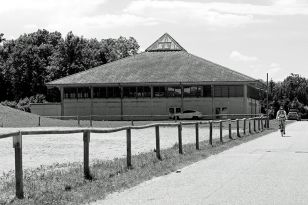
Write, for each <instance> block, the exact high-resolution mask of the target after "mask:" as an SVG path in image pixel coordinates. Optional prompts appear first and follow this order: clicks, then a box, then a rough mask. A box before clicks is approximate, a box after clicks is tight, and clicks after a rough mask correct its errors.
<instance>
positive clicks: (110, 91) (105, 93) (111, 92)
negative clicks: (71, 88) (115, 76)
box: [93, 87, 121, 98]
mask: <svg viewBox="0 0 308 205" xmlns="http://www.w3.org/2000/svg"><path fill="white" fill-rule="evenodd" d="M93 97H94V98H120V97H121V89H120V88H119V87H95V88H93Z"/></svg>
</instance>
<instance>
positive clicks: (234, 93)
mask: <svg viewBox="0 0 308 205" xmlns="http://www.w3.org/2000/svg"><path fill="white" fill-rule="evenodd" d="M243 96H244V86H242V85H230V86H229V97H243Z"/></svg>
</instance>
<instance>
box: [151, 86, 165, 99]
mask: <svg viewBox="0 0 308 205" xmlns="http://www.w3.org/2000/svg"><path fill="white" fill-rule="evenodd" d="M153 90H154V93H153V95H154V97H166V89H165V87H154V89H153Z"/></svg>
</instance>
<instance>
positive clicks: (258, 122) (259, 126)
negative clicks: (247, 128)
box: [258, 117, 261, 131]
mask: <svg viewBox="0 0 308 205" xmlns="http://www.w3.org/2000/svg"><path fill="white" fill-rule="evenodd" d="M260 119H261V118H260V117H258V131H260Z"/></svg>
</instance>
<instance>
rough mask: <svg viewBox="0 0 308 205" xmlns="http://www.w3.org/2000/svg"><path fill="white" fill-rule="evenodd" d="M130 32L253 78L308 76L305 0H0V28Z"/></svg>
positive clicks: (13, 33)
mask: <svg viewBox="0 0 308 205" xmlns="http://www.w3.org/2000/svg"><path fill="white" fill-rule="evenodd" d="M43 28H44V29H47V30H49V31H55V30H57V31H60V32H61V33H62V35H63V36H65V35H66V33H67V32H68V31H73V33H74V34H77V35H83V36H84V37H87V38H98V39H102V38H118V37H119V36H120V35H122V36H125V37H128V36H133V37H135V38H136V39H137V41H138V43H139V45H140V46H141V49H142V50H145V49H146V48H147V47H148V46H149V45H150V44H151V43H153V42H154V41H155V40H156V39H157V38H158V37H160V36H161V35H162V34H164V33H166V32H167V33H169V34H170V35H171V36H172V37H173V38H174V39H175V40H177V41H178V42H179V44H180V45H182V46H183V47H184V48H185V49H186V50H187V51H188V52H190V53H193V54H195V55H198V56H200V57H203V58H205V59H207V60H210V61H213V62H215V63H218V64H221V65H224V66H227V67H229V68H231V69H234V70H237V71H240V72H242V73H244V74H247V75H249V76H252V77H254V78H261V79H266V73H267V72H268V73H269V75H270V78H273V79H274V80H282V79H284V78H285V77H286V76H287V75H289V74H290V73H297V74H300V75H302V76H305V77H308V0H232V1H231V0H230V1H227V0H216V1H211V0H203V1H202V0H199V1H197V0H190V1H188V0H58V1H56V0H0V33H4V34H5V36H4V37H5V38H7V39H12V38H17V37H18V36H19V35H21V34H23V33H29V32H34V31H36V30H37V29H43Z"/></svg>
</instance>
